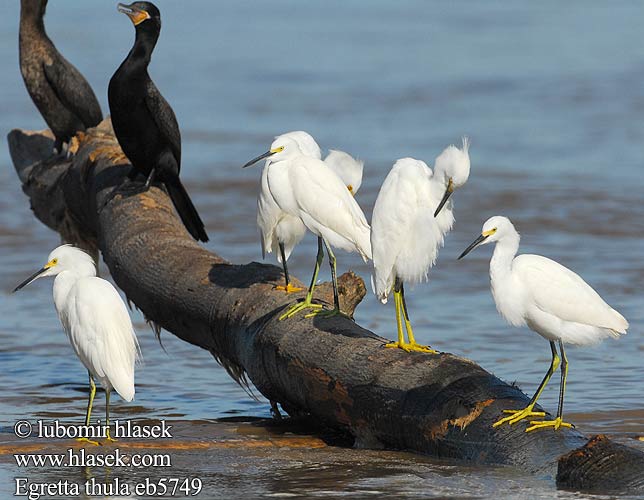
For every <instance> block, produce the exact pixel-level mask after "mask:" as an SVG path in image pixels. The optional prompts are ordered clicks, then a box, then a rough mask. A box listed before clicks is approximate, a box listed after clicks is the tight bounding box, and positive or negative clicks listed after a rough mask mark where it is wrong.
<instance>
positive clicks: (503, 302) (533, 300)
mask: <svg viewBox="0 0 644 500" xmlns="http://www.w3.org/2000/svg"><path fill="white" fill-rule="evenodd" d="M488 231H492V233H491V234H490V236H488V237H487V238H484V239H483V240H482V241H481V242H480V244H481V245H485V244H487V243H493V242H495V243H496V248H495V249H494V254H493V255H492V259H491V260H490V283H491V288H492V295H493V296H494V301H495V303H496V306H497V309H498V311H499V313H500V314H501V315H502V316H503V317H504V318H505V319H506V320H507V321H508V322H509V323H510V324H512V325H514V326H524V325H527V326H528V327H529V328H530V329H531V330H533V331H535V332H536V333H538V334H539V335H541V336H542V337H544V338H546V339H547V340H561V341H562V342H564V343H565V344H576V345H588V344H594V343H596V342H599V341H600V340H603V339H605V338H606V337H619V336H620V335H621V334H625V333H626V330H627V328H628V322H627V321H626V319H625V318H624V316H622V315H621V314H620V313H618V312H617V311H616V310H615V309H613V308H612V307H610V306H609V305H608V304H607V303H606V302H604V300H603V299H602V298H601V297H600V296H599V294H598V293H597V292H596V291H595V290H594V289H593V288H592V287H591V286H590V285H589V284H588V283H586V282H585V281H584V280H583V279H582V278H581V277H580V276H579V275H578V274H576V273H574V272H573V271H571V270H570V269H568V268H566V267H564V266H562V265H561V264H559V263H558V262H555V261H554V260H551V259H548V258H547V257H542V256H541V255H531V254H524V255H519V256H517V255H516V254H517V251H518V250H519V240H520V237H519V233H518V232H517V231H516V229H515V228H514V225H513V224H512V222H510V220H509V219H508V218H506V217H501V216H495V217H492V218H490V219H488V220H487V221H486V222H485V224H484V225H483V233H486V232H488Z"/></svg>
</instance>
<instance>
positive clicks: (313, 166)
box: [245, 136, 371, 312]
mask: <svg viewBox="0 0 644 500" xmlns="http://www.w3.org/2000/svg"><path fill="white" fill-rule="evenodd" d="M262 158H267V162H266V166H265V171H266V187H267V192H268V194H270V197H271V198H272V200H273V201H274V203H275V204H276V205H277V206H278V207H279V209H280V210H281V211H282V212H284V213H286V214H288V215H290V216H293V217H297V218H298V219H300V220H301V222H302V223H303V224H304V225H305V226H306V227H307V229H309V230H310V231H311V232H312V233H314V234H315V235H317V236H318V237H319V238H321V239H322V240H323V241H324V243H325V244H326V245H327V251H328V252H329V257H330V260H331V266H332V271H333V273H332V277H333V279H334V284H335V257H334V256H333V254H332V252H331V251H330V250H331V247H338V248H342V249H344V250H346V251H349V252H353V251H355V252H358V253H360V255H361V256H362V257H363V258H364V259H365V260H366V259H369V258H371V242H370V239H369V233H370V228H369V224H368V223H367V220H366V218H365V216H364V214H363V212H362V210H361V209H360V207H359V206H358V204H357V202H356V201H355V199H354V198H353V196H352V195H351V193H350V192H349V190H348V189H347V186H346V185H345V184H344V183H343V181H342V180H341V179H340V178H339V177H338V176H337V175H336V174H335V173H334V172H333V170H331V168H329V167H328V166H327V165H326V164H325V163H324V162H323V161H321V160H319V159H317V158H311V157H310V156H306V155H305V154H304V153H303V152H302V149H301V147H300V145H299V143H298V141H297V140H296V139H295V138H293V137H288V136H279V137H277V138H276V139H275V141H274V142H273V144H272V145H271V148H270V150H269V151H268V152H267V153H265V154H264V155H262V156H260V157H258V158H256V159H254V160H252V161H251V162H249V163H247V164H246V165H245V166H249V165H251V164H253V163H254V162H256V161H259V160H260V159H262ZM318 250H319V251H318V257H319V258H318V261H317V264H316V271H315V273H314V278H315V277H316V276H317V271H318V269H319V261H320V260H321V257H320V252H321V251H322V249H321V244H320V245H319V248H318ZM314 285H315V284H314V282H313V283H312V285H311V287H309V293H308V294H307V299H306V300H305V302H304V304H305V307H309V306H311V304H310V299H311V294H312V291H313V287H314ZM336 298H337V293H336ZM337 305H338V302H337V300H336V306H337ZM334 311H335V309H334ZM291 312H292V311H291Z"/></svg>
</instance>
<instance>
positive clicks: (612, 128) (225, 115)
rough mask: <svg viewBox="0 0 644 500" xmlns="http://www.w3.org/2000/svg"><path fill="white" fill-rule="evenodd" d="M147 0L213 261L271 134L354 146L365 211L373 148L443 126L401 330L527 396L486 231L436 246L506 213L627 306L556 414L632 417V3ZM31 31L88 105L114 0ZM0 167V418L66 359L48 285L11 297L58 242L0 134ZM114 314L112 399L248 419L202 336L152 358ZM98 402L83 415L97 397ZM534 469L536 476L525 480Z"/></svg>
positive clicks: (243, 401)
mask: <svg viewBox="0 0 644 500" xmlns="http://www.w3.org/2000/svg"><path fill="white" fill-rule="evenodd" d="M3 4H4V5H3V14H2V16H0V68H2V71H0V89H1V91H0V135H2V136H3V137H4V136H6V134H7V133H8V132H9V131H10V130H11V129H12V128H26V129H41V128H44V122H43V120H42V119H41V117H40V116H39V115H38V113H37V111H36V109H35V107H34V106H33V105H32V103H31V101H30V99H29V96H28V94H27V92H26V90H25V88H24V85H23V82H22V80H21V77H20V72H19V68H18V17H19V6H18V2H17V1H12V2H3ZM158 5H159V7H160V8H161V10H162V14H163V30H162V33H161V38H160V40H159V43H158V45H157V49H156V52H155V53H154V57H153V61H152V65H151V67H150V74H151V76H152V78H153V79H154V80H155V82H156V83H157V86H158V87H159V89H160V90H161V92H162V93H163V94H164V95H165V97H166V98H167V100H168V101H169V102H170V103H171V105H172V106H173V108H174V110H175V112H176V114H177V117H178V120H179V124H180V126H181V128H182V135H183V165H182V178H183V179H184V182H185V184H186V185H187V187H188V190H189V191H190V193H191V195H192V197H193V200H194V201H195V203H196V205H197V207H198V208H199V211H200V212H201V214H202V216H203V218H204V220H205V222H206V225H207V230H208V233H209V235H210V236H211V241H210V242H209V243H208V245H207V247H208V248H210V249H213V250H215V251H217V252H218V253H219V254H220V255H222V256H224V257H225V258H228V259H230V260H231V261H233V262H235V263H246V262H249V261H252V260H260V259H261V252H260V245H259V240H258V233H257V229H256V226H255V197H256V192H257V187H258V180H259V174H260V169H259V168H257V169H255V170H252V169H248V170H241V169H240V168H239V166H240V165H242V164H243V163H244V162H245V161H247V160H248V159H250V158H251V157H254V156H256V155H257V154H259V153H261V152H263V151H265V150H266V149H267V146H268V145H269V143H270V142H271V139H272V137H273V136H274V135H276V134H279V133H282V132H285V131H288V130H297V129H302V130H307V131H309V132H310V133H311V134H312V135H313V136H314V137H315V138H316V139H317V140H318V142H319V143H320V145H321V146H322V147H323V149H326V148H329V147H333V148H338V149H343V150H346V151H348V152H350V153H352V154H354V155H357V156H359V157H360V158H362V159H363V160H365V180H364V183H363V187H362V189H361V191H360V193H358V197H357V199H358V201H359V203H360V204H361V205H362V207H363V209H364V211H365V213H366V214H367V218H370V213H371V208H372V206H373V202H374V200H375V197H376V194H377V190H378V187H379V186H380V184H381V183H382V181H383V179H384V177H385V175H386V173H387V172H388V170H389V168H390V167H391V165H392V163H393V162H394V161H395V159H397V158H400V157H403V156H413V157H416V158H420V159H423V160H425V161H427V162H428V163H429V164H430V165H431V163H432V162H433V159H434V158H435V157H436V155H438V154H439V153H440V152H441V151H442V149H443V148H444V147H445V146H447V145H448V144H450V143H457V142H458V141H460V137H461V136H462V135H464V134H466V135H468V136H469V137H470V139H471V143H472V146H471V150H470V154H471V160H472V172H471V176H470V181H469V182H468V183H467V185H466V186H465V187H464V188H463V189H462V190H461V191H459V192H457V193H456V194H455V195H454V199H455V215H456V220H457V222H456V224H455V227H454V230H453V232H452V233H451V234H450V235H449V236H448V237H447V240H446V245H445V248H443V249H442V251H441V253H440V255H439V259H438V263H437V266H436V267H435V269H433V270H432V272H431V281H430V283H429V284H424V285H419V286H417V287H416V288H415V289H413V290H410V291H409V293H408V300H409V307H410V313H411V316H412V321H413V323H414V325H415V332H416V336H417V337H418V338H419V340H420V341H421V342H425V343H431V345H432V346H433V347H435V348H438V349H440V350H446V351H450V352H453V353H456V354H459V355H463V356H466V357H470V358H471V359H473V360H475V361H476V362H478V363H479V364H481V365H482V366H483V367H485V368H486V369H488V370H490V371H492V372H493V373H495V374H496V375H498V376H499V377H501V378H503V379H505V380H507V381H517V382H518V383H519V384H520V386H521V387H522V388H523V389H524V390H525V391H526V392H527V393H532V391H534V389H535V388H536V385H537V384H538V382H539V381H540V380H541V377H542V375H543V373H544V372H545V370H546V368H547V366H548V362H549V349H548V344H547V342H546V341H545V340H544V339H542V338H541V337H539V336H537V335H536V334H534V333H532V332H530V331H529V330H527V329H523V330H519V329H515V328H512V327H510V326H508V325H506V324H505V322H504V321H503V320H502V319H501V318H500V317H499V315H498V314H497V313H496V310H495V307H494V303H493V300H492V297H491V295H490V293H489V278H488V267H487V265H488V260H489V256H490V250H491V249H489V248H483V249H479V250H478V251H476V252H474V253H473V254H471V255H470V257H468V258H467V259H466V260H464V261H461V262H457V261H456V256H457V255H458V254H459V253H460V252H461V251H462V250H463V249H464V248H465V247H466V246H467V244H469V242H470V241H471V240H472V239H474V238H475V237H476V235H477V234H479V231H480V227H481V224H482V223H483V221H484V220H485V219H487V218H488V217H489V216H491V215H495V214H503V215H507V216H509V217H510V218H511V219H512V220H513V221H514V223H515V225H516V226H517V228H518V230H519V231H520V232H521V233H522V245H521V250H522V251H523V252H533V253H539V254H543V255H547V256H549V257H551V258H554V259H556V260H558V261H560V262H561V263H563V264H564V265H566V266H568V267H570V268H571V269H573V270H575V271H576V272H578V273H579V274H580V275H582V276H583V277H584V278H585V279H586V280H587V281H588V282H589V283H590V284H592V285H593V286H594V287H595V288H596V289H597V290H598V291H599V293H600V294H601V295H602V296H603V297H604V298H605V299H606V300H607V301H608V302H609V303H610V304H611V305H613V306H614V307H615V308H617V309H619V310H620V311H621V312H622V313H623V314H624V315H625V316H626V317H627V319H628V320H629V321H630V324H631V329H630V332H629V334H628V335H627V336H625V337H622V338H620V339H619V340H618V341H606V342H605V343H603V344H602V345H600V346H599V347H596V348H585V349H575V348H571V349H569V354H568V356H569V360H570V375H569V382H568V392H567V397H566V413H567V414H568V415H569V418H570V419H571V420H572V421H573V422H576V423H577V424H578V427H579V429H580V430H581V431H582V432H588V433H591V432H605V433H608V434H611V435H616V436H621V437H623V438H626V437H629V436H632V435H635V434H639V435H642V434H644V400H643V396H644V385H643V382H642V380H643V379H644V366H643V363H642V358H643V355H644V340H643V339H642V335H641V332H642V327H643V326H644V312H643V310H644V309H643V308H642V306H643V297H644V294H643V293H642V286H643V285H642V282H643V281H644V263H643V260H642V256H643V255H644V238H643V235H644V206H643V197H642V191H643V189H644V177H643V175H642V173H643V171H644V160H643V158H644V156H643V147H642V146H643V144H644V120H643V119H644V84H643V83H642V82H644V48H643V47H644V34H643V32H642V28H641V20H642V19H644V4H641V3H635V2H622V1H614V2H604V3H600V2H567V3H565V4H562V3H560V2H538V3H537V2H532V3H528V2H449V3H448V2H443V3H438V2H423V1H401V2H385V1H369V2H366V1H356V0H350V1H325V2H295V1H293V2H287V1H281V0H278V1H271V2H232V1H225V2H219V1H218V2H209V1H205V0H201V1H196V0H194V1H192V2H179V1H169V0H166V1H158ZM46 26H47V30H48V33H49V35H50V37H51V38H52V39H53V40H54V42H55V43H56V45H57V46H58V48H59V50H60V51H61V52H62V53H63V54H64V55H65V56H66V57H67V58H68V59H69V60H70V61H71V62H72V63H73V64H74V65H76V66H77V67H78V68H79V69H80V70H81V72H82V73H83V74H84V75H85V76H86V77H87V79H88V80H89V81H90V83H91V84H92V86H93V88H94V90H95V92H96V94H97V96H98V97H99V100H100V102H101V105H102V107H103V110H104V113H105V114H108V107H107V96H106V93H107V84H108V81H109V78H110V77H111V75H112V74H113V72H114V71H115V69H116V68H117V66H118V65H119V64H120V62H121V61H122V59H123V58H124V57H125V55H126V54H127V52H128V50H129V48H130V46H131V43H132V41H133V37H134V35H133V29H132V26H131V24H130V22H129V21H128V19H127V18H126V17H125V16H123V15H120V14H118V13H117V12H116V8H115V3H114V2H107V1H103V2H58V1H52V2H50V5H49V7H48V13H47V17H46ZM0 167H1V168H0V193H1V194H0V261H1V262H2V266H1V267H0V284H1V288H2V290H3V298H2V301H0V415H1V419H2V420H1V421H0V426H1V427H2V428H0V433H1V432H10V430H11V429H10V428H9V427H8V426H10V425H12V423H13V422H14V421H15V420H16V419H17V418H18V417H24V416H30V417H33V418H36V417H42V418H56V417H59V418H65V419H67V420H68V421H73V420H74V419H80V418H81V415H82V414H83V412H84V409H85V392H83V390H84V386H85V381H86V372H85V371H84V369H83V367H82V366H81V364H80V363H79V361H78V360H77V359H76V357H75V356H74V355H73V352H72V350H71V348H70V346H69V345H68V342H67V339H66V337H65V335H64V334H63V332H62V330H61V327H60V325H59V322H58V319H57V317H56V314H55V311H54V308H53V304H52V301H51V286H52V283H51V282H48V281H46V280H42V281H40V282H37V283H36V284H33V285H31V286H30V287H29V288H27V289H26V290H24V291H23V292H21V293H20V294H16V295H11V294H10V290H11V289H12V288H13V287H14V286H15V285H16V284H17V283H18V282H20V281H21V280H22V279H23V278H24V277H26V276H27V275H29V274H30V273H31V272H32V271H33V270H35V269H37V268H38V267H39V266H40V265H42V264H43V263H44V262H45V258H46V256H47V254H48V253H49V251H50V250H51V249H52V248H54V247H55V246H57V244H58V243H59V238H58V236H57V235H56V234H54V233H53V232H52V231H50V230H49V229H47V228H45V227H44V226H43V225H42V224H41V223H40V222H38V221H37V220H36V219H35V218H34V217H33V215H32V213H31V211H30V210H29V202H28V200H27V198H26V197H25V196H24V195H23V194H22V192H21V188H20V183H19V181H18V178H17V176H16V175H15V172H14V170H13V167H12V165H11V161H10V158H9V154H8V150H7V148H6V147H2V148H0ZM314 246H315V241H314V238H313V237H312V236H310V235H309V236H308V237H307V239H305V241H304V242H303V243H302V244H301V245H300V246H299V247H298V248H297V249H296V251H295V252H294V255H293V257H292V259H291V261H290V262H289V264H290V268H291V270H292V272H293V274H295V275H297V276H298V277H299V278H300V279H302V280H303V281H307V280H308V277H309V273H310V270H311V269H310V268H311V265H312V263H313V255H314V252H315V248H314ZM338 258H339V268H340V270H341V271H344V270H346V269H349V268H352V269H354V270H356V271H357V272H359V273H360V274H361V275H362V276H363V277H364V278H365V280H366V281H367V282H368V279H369V268H368V266H366V265H364V264H363V263H362V262H361V261H360V259H359V257H357V256H356V255H355V254H351V255H349V254H344V253H340V254H338ZM269 260H272V259H269ZM324 271H326V268H325V269H324ZM103 272H106V269H105V268H104V267H103ZM323 278H324V279H327V278H328V277H326V276H323ZM133 319H134V320H135V322H136V323H135V326H136V327H137V332H138V335H139V339H140V343H141V346H142V350H143V356H144V359H145V363H144V365H143V366H141V367H140V368H139V369H138V371H137V394H136V401H135V403H132V404H129V405H128V404H124V403H122V402H120V400H119V399H118V398H115V400H116V401H115V408H114V412H115V414H116V415H119V416H121V417H123V418H125V417H133V418H134V417H147V418H155V419H157V418H175V419H181V420H186V421H189V420H204V419H214V418H218V417H224V416H230V415H239V414H241V415H251V416H268V415H269V412H268V404H267V402H266V401H263V400H262V401H260V402H255V401H253V400H251V399H250V398H248V397H247V396H246V394H245V393H244V392H243V391H242V390H241V389H240V388H239V387H238V386H236V385H235V383H234V382H232V381H231V380H230V379H229V378H228V376H227V375H226V373H225V372H224V370H223V369H221V368H220V367H219V366H217V365H216V364H215V362H214V360H213V358H212V357H211V356H210V354H208V353H207V352H206V351H202V350H200V349H198V348H195V347H193V346H190V345H188V344H185V343H183V342H181V341H179V340H178V339H176V338H174V337H173V336H172V335H171V334H168V333H167V332H164V333H163V335H162V338H163V341H164V345H165V347H166V349H167V351H168V353H167V354H166V353H164V352H163V351H162V350H161V348H160V347H159V345H158V343H157V342H156V341H155V339H154V335H153V333H152V332H151V330H150V329H149V328H148V327H147V326H146V325H145V324H144V322H143V319H142V316H141V315H140V314H139V313H138V312H134V313H133ZM356 320H357V321H358V322H359V323H360V324H361V325H363V326H365V327H367V328H370V329H372V330H374V331H375V332H377V333H379V334H381V335H383V336H388V337H390V338H393V337H394V336H395V322H394V311H393V304H391V303H390V304H388V305H386V306H382V305H380V304H379V303H378V302H377V301H376V300H375V298H374V297H373V295H368V296H367V297H366V298H365V300H364V302H363V304H362V305H361V306H360V307H359V308H358V310H357V312H356ZM557 389H558V387H557V383H556V382H553V383H552V386H551V387H550V388H549V389H548V390H547V391H546V393H545V394H544V396H543V398H542V400H541V401H542V404H544V405H545V406H546V407H547V408H548V409H550V410H555V408H556V400H557V394H558V390H557ZM97 401H98V402H99V406H98V409H97V411H98V412H102V398H99V399H98V400H97ZM5 472H6V470H5ZM0 474H2V471H1V470H0ZM468 474H469V476H468V479H467V480H466V481H464V482H461V483H459V484H461V486H458V487H455V486H454V485H453V484H451V483H450V484H449V486H445V489H444V490H443V493H445V494H447V493H448V492H452V493H456V494H459V495H464V496H468V495H478V494H484V493H483V492H485V491H487V490H486V486H485V484H486V483H485V480H484V479H483V478H484V477H485V472H480V473H474V474H472V473H471V472H469V473H468ZM374 481H377V479H374ZM437 484H438V483H437ZM487 487H488V488H489V491H490V492H491V493H493V492H494V490H495V488H494V487H489V485H488V486H487ZM549 487H551V485H550V486H547V485H545V486H543V488H545V490H544V491H545V492H546V493H543V492H542V493H543V494H544V495H546V496H547V494H548V493H547V488H549ZM327 489H328V485H327ZM537 490H538V488H537ZM537 490H535V491H537ZM2 491H4V490H2ZM7 491H8V490H7ZM325 494H326V495H328V494H332V492H331V493H329V492H328V491H327V492H325ZM535 494H536V493H535Z"/></svg>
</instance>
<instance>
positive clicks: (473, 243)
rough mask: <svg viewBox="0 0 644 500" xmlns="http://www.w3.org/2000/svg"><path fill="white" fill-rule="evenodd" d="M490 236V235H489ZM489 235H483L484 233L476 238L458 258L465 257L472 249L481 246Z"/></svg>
mask: <svg viewBox="0 0 644 500" xmlns="http://www.w3.org/2000/svg"><path fill="white" fill-rule="evenodd" d="M488 236H489V235H488ZM488 236H483V235H482V234H481V235H480V236H479V237H478V238H476V239H475V240H474V241H473V242H472V244H471V245H470V246H469V247H467V248H466V249H465V251H464V252H463V253H462V254H461V255H459V256H458V260H461V259H462V258H463V257H465V256H466V255H467V254H468V253H470V252H471V251H472V250H474V249H475V248H476V247H477V246H479V245H480V244H481V243H483V242H484V241H485V240H487V238H488Z"/></svg>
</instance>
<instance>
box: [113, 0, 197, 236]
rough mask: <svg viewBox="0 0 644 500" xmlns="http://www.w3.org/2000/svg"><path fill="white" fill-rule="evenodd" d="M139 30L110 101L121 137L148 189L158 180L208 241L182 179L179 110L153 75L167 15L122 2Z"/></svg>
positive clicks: (151, 7)
mask: <svg viewBox="0 0 644 500" xmlns="http://www.w3.org/2000/svg"><path fill="white" fill-rule="evenodd" d="M118 9H119V11H120V12H123V13H124V14H127V15H128V16H129V18H130V19H131V21H132V23H133V24H134V26H135V28H136V39H135V41H134V46H133V47H132V50H130V53H129V54H128V55H127V57H126V58H125V61H123V63H122V64H121V66H119V68H118V69H117V70H116V73H114V76H112V79H111V80H110V84H109V87H108V98H109V103H110V113H111V114H112V125H113V127H114V133H115V135H116V138H117V139H118V141H119V144H120V145H121V148H122V149H123V152H124V153H125V155H126V156H127V157H128V159H129V160H130V162H131V163H132V166H133V167H134V168H133V170H132V172H131V173H130V178H134V177H135V176H136V174H137V173H142V174H144V175H146V176H147V181H146V183H145V189H147V188H148V187H149V186H150V183H151V182H152V181H153V180H154V178H157V179H158V180H159V181H161V182H163V184H164V185H165V187H166V188H167V190H168V194H169V195H170V198H171V199H172V203H173V204H174V206H175V208H176V210H177V212H178V213H179V216H180V217H181V220H182V222H183V224H184V225H185V226H186V229H187V230H188V232H189V233H190V234H191V235H192V237H193V238H195V239H196V240H199V241H208V235H207V234H206V230H205V229H204V224H203V222H202V221H201V218H200V217H199V214H198V213H197V210H196V209H195V207H194V205H193V204H192V201H191V200H190V197H189V196H188V193H187V192H186V190H185V189H184V187H183V185H182V184H181V181H180V180H179V170H180V168H181V134H180V132H179V125H178V124H177V118H176V117H175V115H174V111H172V108H171V107H170V105H169V104H168V102H167V101H166V100H165V99H164V98H163V96H162V95H161V93H160V92H159V90H158V89H157V87H156V86H155V85H154V82H153V81H152V80H151V79H150V76H149V75H148V65H149V64H150V58H151V56H152V51H153V50H154V46H155V45H156V42H157V40H158V38H159V32H160V31H161V13H160V12H159V9H157V8H156V7H155V6H154V5H153V4H151V3H150V2H134V3H132V4H130V5H123V4H118Z"/></svg>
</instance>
